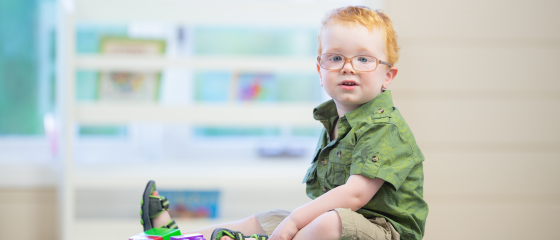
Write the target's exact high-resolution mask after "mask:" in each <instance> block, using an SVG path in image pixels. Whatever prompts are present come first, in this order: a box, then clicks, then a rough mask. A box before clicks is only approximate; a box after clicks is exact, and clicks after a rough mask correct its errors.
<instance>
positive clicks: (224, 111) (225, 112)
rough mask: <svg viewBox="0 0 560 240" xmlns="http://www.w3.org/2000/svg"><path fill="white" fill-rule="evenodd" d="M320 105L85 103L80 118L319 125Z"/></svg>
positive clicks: (110, 121)
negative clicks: (316, 112) (315, 114)
mask: <svg viewBox="0 0 560 240" xmlns="http://www.w3.org/2000/svg"><path fill="white" fill-rule="evenodd" d="M317 105H318V104H309V103H302V104H247V105H243V104H229V105H228V104H195V105H190V106H161V105H158V104H149V103H146V104H133V103H129V104H126V103H119V104H116V103H81V104H78V105H77V106H76V108H75V117H76V120H77V121H78V122H80V123H86V124H127V123H132V122H162V123H190V124H202V125H206V126H212V125H215V126H224V125H230V126H231V125H235V126H255V125H260V126H271V125H283V124H292V125H298V126H302V125H304V126H317V125H318V124H320V123H319V122H318V121H316V120H315V119H313V108H314V107H316V106H317Z"/></svg>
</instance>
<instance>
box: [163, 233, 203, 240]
mask: <svg viewBox="0 0 560 240" xmlns="http://www.w3.org/2000/svg"><path fill="white" fill-rule="evenodd" d="M169 240H206V239H205V238H204V236H202V234H200V233H195V234H188V235H181V236H173V237H171V239H169Z"/></svg>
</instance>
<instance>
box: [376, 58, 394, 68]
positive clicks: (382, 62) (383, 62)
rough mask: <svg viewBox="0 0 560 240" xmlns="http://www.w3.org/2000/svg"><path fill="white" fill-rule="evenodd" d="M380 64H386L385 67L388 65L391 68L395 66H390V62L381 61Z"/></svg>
mask: <svg viewBox="0 0 560 240" xmlns="http://www.w3.org/2000/svg"><path fill="white" fill-rule="evenodd" d="M379 63H381V64H385V65H387V66H389V67H392V66H393V64H390V63H388V62H385V61H381V60H379Z"/></svg>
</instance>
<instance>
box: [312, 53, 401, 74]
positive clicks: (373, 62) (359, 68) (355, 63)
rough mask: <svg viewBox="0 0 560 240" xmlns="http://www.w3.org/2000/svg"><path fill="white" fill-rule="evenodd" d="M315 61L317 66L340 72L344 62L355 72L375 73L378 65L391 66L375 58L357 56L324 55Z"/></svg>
mask: <svg viewBox="0 0 560 240" xmlns="http://www.w3.org/2000/svg"><path fill="white" fill-rule="evenodd" d="M317 61H318V62H319V66H321V67H322V68H324V69H327V70H340V69H342V68H343V67H344V64H346V62H350V64H351V65H352V68H354V70H355V71H356V72H371V71H375V69H377V66H378V65H379V64H385V65H387V66H389V67H392V66H393V65H392V64H390V63H388V62H385V61H381V60H379V59H377V58H375V57H372V56H365V55H359V56H354V57H351V58H347V57H345V56H342V55H340V54H333V53H325V54H321V55H320V56H318V57H317Z"/></svg>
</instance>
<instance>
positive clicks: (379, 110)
mask: <svg viewBox="0 0 560 240" xmlns="http://www.w3.org/2000/svg"><path fill="white" fill-rule="evenodd" d="M383 112H385V110H383V108H379V109H377V113H383Z"/></svg>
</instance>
